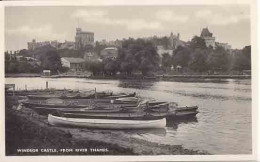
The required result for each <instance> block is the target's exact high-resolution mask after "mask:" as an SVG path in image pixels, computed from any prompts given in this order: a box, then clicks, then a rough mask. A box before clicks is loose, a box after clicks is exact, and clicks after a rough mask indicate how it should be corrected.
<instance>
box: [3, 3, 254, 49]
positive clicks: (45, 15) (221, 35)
mask: <svg viewBox="0 0 260 162" xmlns="http://www.w3.org/2000/svg"><path fill="white" fill-rule="evenodd" d="M77 26H79V27H81V28H82V29H83V30H85V31H93V32H94V33H95V41H96V40H103V39H106V40H115V39H122V38H128V37H134V38H137V37H147V36H153V35H157V36H166V35H167V36H168V35H169V34H170V32H173V33H178V32H179V33H180V38H181V39H182V40H184V41H187V40H190V39H191V38H192V37H193V36H194V35H200V31H201V29H202V28H204V27H208V28H209V30H210V31H211V32H212V33H213V35H214V36H215V37H216V41H218V42H227V43H229V44H231V45H232V47H233V48H243V47H244V46H246V45H249V44H250V8H249V6H247V5H225V6H224V5H223V6H198V5H196V6H106V7H69V6H67V7H46V6H41V7H35V6H34V7H6V8H5V45H6V49H5V50H18V49H23V48H27V42H28V41H31V40H32V39H33V38H35V39H36V41H46V40H58V41H61V42H64V41H65V40H68V41H74V37H75V28H76V27H77Z"/></svg>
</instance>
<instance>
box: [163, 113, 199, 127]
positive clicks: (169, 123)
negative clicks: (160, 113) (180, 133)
mask: <svg viewBox="0 0 260 162" xmlns="http://www.w3.org/2000/svg"><path fill="white" fill-rule="evenodd" d="M192 123H198V119H197V117H196V116H192V117H187V118H184V117H183V118H179V119H168V118H167V120H166V127H168V128H170V129H171V128H172V129H173V130H177V129H178V125H180V124H192Z"/></svg>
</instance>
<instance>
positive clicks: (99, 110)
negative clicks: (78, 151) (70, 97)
mask: <svg viewBox="0 0 260 162" xmlns="http://www.w3.org/2000/svg"><path fill="white" fill-rule="evenodd" d="M31 109H32V110H34V111H35V112H37V113H38V114H40V115H48V114H52V113H55V112H57V111H59V112H62V113H77V114H84V113H88V114H93V113H95V114H99V113H134V112H136V111H137V110H135V109H126V108H106V109H102V108H97V107H96V108H95V107H94V108H92V107H86V108H62V107H31Z"/></svg>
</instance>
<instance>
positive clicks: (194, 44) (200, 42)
mask: <svg viewBox="0 0 260 162" xmlns="http://www.w3.org/2000/svg"><path fill="white" fill-rule="evenodd" d="M190 47H191V48H192V49H196V48H200V49H206V48H207V46H206V43H205V41H204V39H203V38H201V37H198V36H194V37H193V38H192V40H191V42H190Z"/></svg>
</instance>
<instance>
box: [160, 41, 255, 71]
mask: <svg viewBox="0 0 260 162" xmlns="http://www.w3.org/2000/svg"><path fill="white" fill-rule="evenodd" d="M178 67H179V68H180V70H181V72H191V73H203V72H204V73H205V72H206V73H230V72H232V71H233V72H234V71H236V72H241V71H243V70H251V46H245V47H244V48H243V49H242V50H232V51H230V50H225V49H224V48H223V47H221V46H216V48H215V49H213V48H212V47H206V45H205V42H204V40H203V39H202V38H200V37H197V36H195V37H194V38H193V39H192V40H191V41H190V42H189V44H188V45H187V46H185V47H182V46H179V47H178V48H177V49H176V50H174V51H173V53H172V55H170V54H168V53H165V54H163V55H162V68H163V70H164V71H167V70H169V69H172V68H174V69H178Z"/></svg>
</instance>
